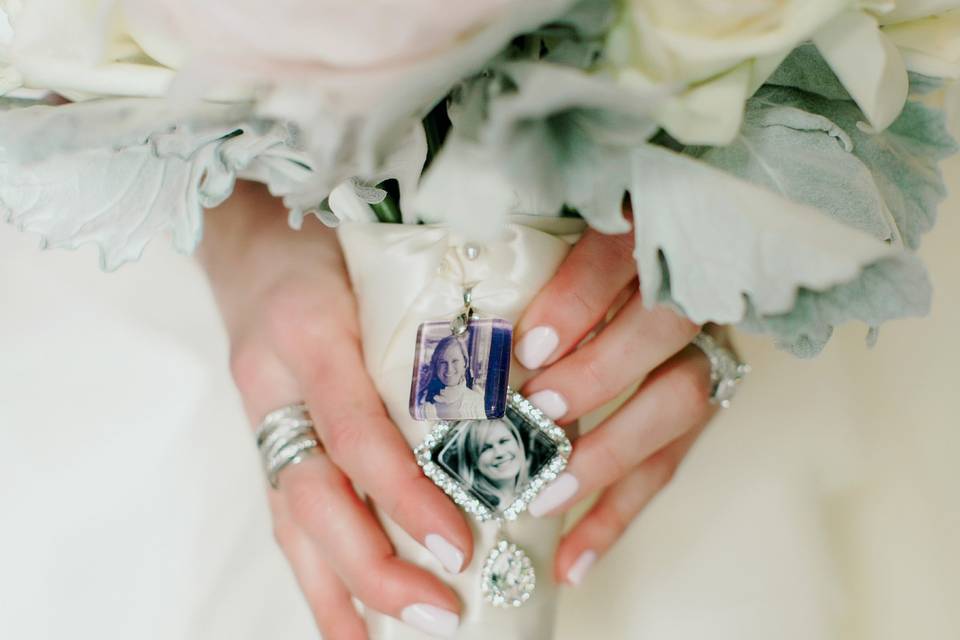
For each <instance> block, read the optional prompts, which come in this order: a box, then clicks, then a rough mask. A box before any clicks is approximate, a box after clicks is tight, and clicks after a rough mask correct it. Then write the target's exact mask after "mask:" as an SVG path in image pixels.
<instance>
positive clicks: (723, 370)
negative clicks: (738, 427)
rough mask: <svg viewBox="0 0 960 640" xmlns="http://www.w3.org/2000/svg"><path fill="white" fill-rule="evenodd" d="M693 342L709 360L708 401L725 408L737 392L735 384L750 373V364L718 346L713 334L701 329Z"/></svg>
mask: <svg viewBox="0 0 960 640" xmlns="http://www.w3.org/2000/svg"><path fill="white" fill-rule="evenodd" d="M693 344H694V345H696V346H697V347H699V348H700V350H701V351H703V352H704V353H705V354H706V356H707V358H708V359H709V360H710V384H711V388H710V402H712V403H714V404H719V405H720V406H721V407H723V408H724V409H726V408H727V407H729V406H730V401H731V400H732V399H733V396H734V395H736V393H737V385H738V384H739V383H740V381H741V380H743V377H744V376H745V375H747V374H748V373H750V365H748V364H745V363H743V362H740V361H739V360H737V358H736V356H734V355H733V353H732V352H731V351H730V350H729V349H727V348H725V347H722V346H720V344H718V343H717V341H716V340H714V338H713V336H711V335H710V334H708V333H703V332H702V331H701V332H700V333H699V334H697V337H696V338H694V339H693Z"/></svg>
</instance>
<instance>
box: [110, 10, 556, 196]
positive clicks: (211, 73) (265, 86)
mask: <svg viewBox="0 0 960 640" xmlns="http://www.w3.org/2000/svg"><path fill="white" fill-rule="evenodd" d="M122 1H123V7H124V10H125V15H126V19H127V21H128V23H129V24H130V25H132V27H131V30H132V32H133V33H135V34H137V38H138V41H139V42H140V43H141V45H142V46H143V47H144V49H145V50H146V51H147V52H149V53H150V54H151V55H152V56H153V57H155V58H157V59H159V60H161V61H164V62H166V63H168V64H172V65H173V64H175V65H178V66H180V65H182V68H181V71H180V73H179V74H178V76H177V78H176V80H175V83H174V85H173V86H172V88H171V91H172V92H175V93H176V94H177V95H179V96H188V97H190V96H192V97H195V96H200V95H204V92H206V91H208V90H209V89H210V87H211V86H213V85H216V84H217V83H221V84H222V83H224V82H235V83H236V82H240V83H250V84H254V85H256V86H257V87H258V92H257V96H258V100H257V104H256V108H257V112H258V113H259V114H260V115H263V116H266V117H271V118H277V119H281V120H287V121H292V122H294V123H296V124H297V125H299V128H300V130H301V131H302V132H303V140H304V142H305V144H306V146H307V150H308V151H309V153H310V156H311V158H312V160H313V163H314V167H313V168H314V169H315V170H316V172H317V175H318V176H319V178H318V183H317V185H316V188H315V195H317V196H321V195H326V194H327V193H329V192H330V190H331V189H332V188H333V187H334V186H335V185H336V184H338V183H340V182H341V181H342V180H344V179H346V178H349V177H351V176H361V177H363V176H367V175H376V174H379V173H380V171H381V168H382V164H383V160H384V158H385V157H386V155H387V153H388V152H389V150H390V149H392V148H393V147H394V146H395V145H396V143H397V142H398V141H399V140H401V139H402V137H403V136H405V135H407V133H408V132H409V131H410V127H411V124H412V123H415V122H417V121H419V119H420V118H422V117H423V116H424V115H425V113H426V112H427V111H428V110H429V109H430V107H432V105H434V104H436V102H437V101H438V100H440V99H442V97H443V96H444V95H445V94H446V93H447V92H449V91H450V89H451V88H452V87H453V86H454V85H455V84H456V83H457V82H459V81H460V80H461V79H463V78H465V77H467V76H468V75H470V74H472V73H474V72H476V71H478V70H479V69H480V68H481V67H482V66H483V65H484V64H486V63H487V62H488V61H489V60H490V59H491V58H492V57H493V56H494V55H495V54H496V53H497V52H498V51H500V50H501V49H502V48H503V47H504V46H505V45H506V44H507V43H509V41H510V40H511V38H513V37H514V36H515V35H517V34H519V33H522V32H525V31H528V30H530V29H533V28H535V27H537V26H539V25H541V24H543V23H544V22H548V21H550V20H552V19H554V18H556V17H557V16H560V15H562V14H563V13H564V12H566V10H567V9H568V8H569V6H570V5H571V4H573V0H474V1H473V2H459V3H456V4H455V5H451V3H450V2H449V1H447V0H274V1H273V2H263V0H166V1H164V2H157V0H122ZM140 25H143V26H144V27H146V31H149V33H150V34H151V37H146V36H143V35H140V29H139V28H138V27H139V26H140ZM161 34H163V37H160V36H161ZM179 43H182V46H180V45H179Z"/></svg>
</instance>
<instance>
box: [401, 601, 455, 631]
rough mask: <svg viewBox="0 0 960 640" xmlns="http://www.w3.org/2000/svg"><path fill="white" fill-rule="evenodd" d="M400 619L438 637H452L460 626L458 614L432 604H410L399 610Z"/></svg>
mask: <svg viewBox="0 0 960 640" xmlns="http://www.w3.org/2000/svg"><path fill="white" fill-rule="evenodd" d="M400 619H401V620H403V621H404V622H406V623H407V624H408V625H410V626H411V627H415V628H417V629H419V630H420V631H423V632H424V633H429V634H430V635H432V636H437V637H438V638H452V637H453V636H454V634H455V633H456V632H457V627H459V626H460V616H458V615H457V614H455V613H453V612H452V611H447V610H446V609H441V608H440V607H435V606H433V605H432V604H412V605H410V606H409V607H407V608H406V609H404V610H403V611H401V612H400Z"/></svg>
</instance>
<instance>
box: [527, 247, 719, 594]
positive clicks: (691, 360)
mask: <svg viewBox="0 0 960 640" xmlns="http://www.w3.org/2000/svg"><path fill="white" fill-rule="evenodd" d="M632 251H633V234H632V233H630V234H624V235H617V236H611V235H602V234H599V233H597V232H594V231H592V230H590V231H587V232H586V234H585V235H584V236H583V238H582V239H581V240H580V241H579V242H578V243H577V244H576V245H575V246H574V248H573V249H572V250H571V251H570V254H569V255H568V256H567V258H566V259H565V261H564V262H563V264H562V265H561V266H560V269H559V270H558V271H557V273H556V275H555V276H554V277H553V279H552V280H551V281H550V282H549V283H548V284H547V286H546V287H545V288H544V289H543V290H542V291H541V292H540V293H539V294H538V295H537V297H536V298H535V299H534V300H533V302H532V303H531V304H530V306H529V307H528V308H527V310H526V312H525V314H524V316H523V317H522V318H521V320H520V322H519V323H518V325H517V335H518V336H519V339H518V341H517V346H516V350H515V352H516V355H517V358H518V360H519V361H520V363H521V364H523V365H524V366H525V367H527V368H528V369H542V370H541V371H539V373H538V374H537V375H536V376H535V377H533V378H532V379H531V380H530V381H529V382H528V383H527V384H526V385H524V387H523V389H522V392H523V394H524V395H525V396H527V397H529V398H530V400H531V401H532V402H533V403H534V404H536V405H537V406H539V407H540V408H541V409H542V410H543V411H544V412H545V413H546V414H547V415H549V416H550V417H551V418H553V419H554V420H556V421H557V422H558V423H559V424H561V425H563V424H567V423H570V422H573V421H574V420H576V419H578V418H580V417H581V416H583V415H584V414H586V413H587V412H589V411H592V410H593V409H596V408H598V407H600V406H601V405H603V404H605V403H607V402H609V401H610V400H612V399H614V398H616V397H617V396H619V395H620V394H621V393H623V392H625V391H627V390H629V389H631V388H632V387H633V386H634V385H635V384H636V383H638V382H640V381H642V382H641V384H640V386H639V388H638V389H637V390H636V391H635V392H633V393H632V394H631V395H630V397H629V398H628V400H627V401H626V402H625V403H624V404H623V405H622V406H621V407H620V408H619V409H618V410H617V411H616V412H615V413H614V414H613V415H611V416H610V417H609V418H607V419H606V420H605V421H604V422H603V423H601V424H600V425H599V426H597V427H596V428H595V429H594V430H592V431H590V432H589V433H587V434H586V435H584V436H583V437H581V438H580V439H579V440H577V441H576V442H575V443H574V446H573V452H572V454H571V456H570V462H569V465H568V467H567V469H566V471H565V472H564V473H563V474H562V475H561V476H560V477H558V478H557V479H556V480H555V481H554V482H553V483H551V484H550V485H549V486H548V487H547V488H546V489H545V490H544V491H543V492H542V493H541V494H540V495H539V496H538V497H537V498H536V499H535V500H534V501H533V502H532V503H531V504H530V507H529V511H530V513H531V514H532V515H534V516H542V515H545V514H547V513H550V514H555V513H558V512H562V511H565V510H567V509H569V508H570V507H572V506H573V505H574V504H576V503H577V502H579V501H580V500H582V499H584V498H586V497H588V496H590V495H591V494H593V493H594V492H596V491H598V490H599V491H601V493H600V496H599V498H598V499H597V502H596V503H595V504H594V505H593V507H592V508H591V509H590V510H589V511H588V512H587V514H586V515H585V516H584V517H583V518H582V519H581V520H580V521H579V522H578V523H577V524H576V525H575V526H574V527H573V528H572V529H571V530H570V531H569V532H568V533H567V534H566V536H565V537H564V538H563V540H561V542H560V545H559V547H558V549H557V554H556V558H555V562H554V571H555V574H556V576H557V580H558V581H566V582H568V583H571V584H579V582H580V581H581V580H582V579H583V577H584V574H585V573H586V571H587V569H588V568H589V567H590V565H592V564H593V562H594V561H595V560H596V559H597V558H598V557H599V556H601V555H602V554H603V553H604V552H605V551H607V549H609V548H610V547H611V545H613V543H614V542H616V541H617V540H618V539H619V538H620V536H621V535H622V534H623V532H624V531H625V529H626V528H627V526H628V525H629V524H630V523H631V522H632V521H633V520H634V518H635V517H636V516H637V514H638V513H639V512H640V511H641V509H643V508H644V506H645V505H646V504H647V503H648V502H649V501H650V500H651V499H652V498H653V497H654V496H655V495H656V494H657V492H659V491H660V490H661V489H662V488H663V487H664V486H665V485H666V484H667V483H668V482H669V480H670V479H671V477H672V476H673V473H674V471H675V470H676V468H677V466H678V465H679V463H680V461H681V460H682V459H683V457H684V455H685V454H686V453H687V451H688V450H689V449H690V447H691V446H692V445H693V443H694V441H695V440H696V438H697V436H698V435H699V434H700V432H701V431H702V430H703V428H704V427H705V426H706V424H707V422H708V421H709V420H710V418H711V417H712V416H713V414H714V413H715V410H716V409H715V405H713V404H711V403H710V402H709V395H710V364H709V361H708V360H707V358H706V356H705V355H704V354H703V352H701V351H700V350H699V349H698V348H697V347H694V346H690V341H691V340H692V339H693V338H694V336H696V334H697V332H698V331H699V330H700V327H699V326H697V325H696V324H694V323H692V322H690V321H689V320H687V319H686V318H684V317H682V316H680V315H678V314H677V313H675V312H674V311H673V310H671V309H669V308H667V307H664V306H658V307H655V308H652V309H648V308H646V307H644V305H643V302H642V300H641V297H640V293H639V291H638V286H637V282H638V280H637V271H636V262H635V260H634V258H633V255H632ZM641 277H642V274H641ZM611 314H612V315H613V317H612V318H609V316H610V315H611ZM598 330H599V331H598ZM591 333H595V335H591V336H590V338H589V339H588V340H586V341H584V338H585V337H587V336H588V335H590V334H591Z"/></svg>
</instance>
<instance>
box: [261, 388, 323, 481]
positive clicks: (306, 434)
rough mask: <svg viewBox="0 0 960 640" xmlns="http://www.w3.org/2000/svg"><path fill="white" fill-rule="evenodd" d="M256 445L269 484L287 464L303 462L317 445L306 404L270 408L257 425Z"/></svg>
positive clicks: (315, 434)
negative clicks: (275, 408) (258, 425)
mask: <svg viewBox="0 0 960 640" xmlns="http://www.w3.org/2000/svg"><path fill="white" fill-rule="evenodd" d="M256 438H257V448H258V449H259V450H260V459H261V461H262V462H263V468H264V471H266V473H267V479H268V480H269V481H270V486H272V487H273V488H274V489H276V488H277V486H278V485H277V476H278V475H279V474H280V472H281V471H283V470H284V469H285V468H286V467H288V466H290V465H292V464H297V463H298V462H302V461H303V459H304V458H306V457H307V456H308V455H310V454H311V453H314V452H315V451H316V450H317V449H319V446H320V444H319V441H318V440H317V432H316V431H314V429H313V420H312V419H311V417H310V414H309V413H308V412H307V406H306V405H305V404H302V403H300V404H291V405H288V406H286V407H281V408H279V409H277V410H276V411H271V412H270V413H268V414H267V415H266V417H265V418H264V419H263V422H261V423H260V427H259V428H258V429H257V433H256Z"/></svg>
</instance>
